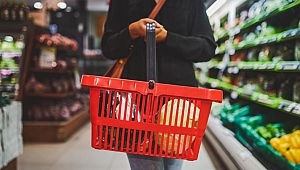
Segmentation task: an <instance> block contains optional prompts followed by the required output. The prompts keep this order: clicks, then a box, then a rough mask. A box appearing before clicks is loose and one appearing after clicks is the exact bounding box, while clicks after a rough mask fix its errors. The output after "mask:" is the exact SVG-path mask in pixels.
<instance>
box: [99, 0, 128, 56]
mask: <svg viewBox="0 0 300 170" xmlns="http://www.w3.org/2000/svg"><path fill="white" fill-rule="evenodd" d="M124 4H125V0H111V1H110V6H109V10H108V14H107V19H106V22H105V26H104V35H103V37H102V40H101V47H102V53H103V55H104V56H105V57H107V58H109V59H119V58H125V57H127V55H128V54H129V52H130V46H131V44H132V41H131V38H130V35H129V30H128V25H127V24H126V22H125V21H127V18H126V15H125V13H126V12H125V8H124Z"/></svg>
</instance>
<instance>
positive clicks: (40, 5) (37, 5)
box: [33, 2, 43, 9]
mask: <svg viewBox="0 0 300 170" xmlns="http://www.w3.org/2000/svg"><path fill="white" fill-rule="evenodd" d="M33 7H34V8H36V9H42V8H43V4H42V3H41V2H35V3H34V4H33Z"/></svg>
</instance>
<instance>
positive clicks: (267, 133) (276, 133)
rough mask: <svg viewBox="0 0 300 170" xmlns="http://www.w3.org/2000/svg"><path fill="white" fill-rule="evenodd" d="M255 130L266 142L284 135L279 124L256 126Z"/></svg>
mask: <svg viewBox="0 0 300 170" xmlns="http://www.w3.org/2000/svg"><path fill="white" fill-rule="evenodd" d="M256 130H257V132H258V134H260V135H261V136H262V137H263V138H265V139H266V140H270V139H272V138H274V137H281V136H283V135H285V134H286V132H285V130H284V128H283V127H282V125H281V124H271V123H268V124H267V125H266V126H258V127H257V128H256Z"/></svg>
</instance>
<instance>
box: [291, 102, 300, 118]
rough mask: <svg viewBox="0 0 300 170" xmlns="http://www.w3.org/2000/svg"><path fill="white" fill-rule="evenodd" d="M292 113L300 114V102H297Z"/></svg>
mask: <svg viewBox="0 0 300 170" xmlns="http://www.w3.org/2000/svg"><path fill="white" fill-rule="evenodd" d="M292 113H294V114H296V115H300V104H297V105H296V106H295V107H294V109H293V111H292Z"/></svg>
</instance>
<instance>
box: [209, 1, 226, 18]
mask: <svg viewBox="0 0 300 170" xmlns="http://www.w3.org/2000/svg"><path fill="white" fill-rule="evenodd" d="M225 2H226V0H217V1H215V2H214V3H213V4H212V5H211V6H210V7H209V8H208V9H207V10H206V13H207V15H208V16H212V14H214V13H215V12H216V11H217V10H218V9H219V8H220V7H221V6H222V5H224V4H225Z"/></svg>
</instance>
